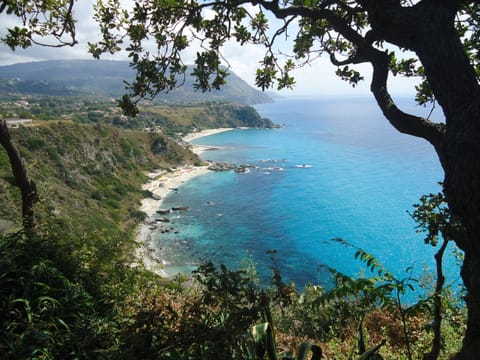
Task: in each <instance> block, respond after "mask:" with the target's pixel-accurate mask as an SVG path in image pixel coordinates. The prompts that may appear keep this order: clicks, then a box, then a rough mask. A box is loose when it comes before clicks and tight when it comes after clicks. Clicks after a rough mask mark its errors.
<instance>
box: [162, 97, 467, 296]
mask: <svg viewBox="0 0 480 360" xmlns="http://www.w3.org/2000/svg"><path fill="white" fill-rule="evenodd" d="M397 102H398V103H399V104H400V106H401V107H402V109H405V110H407V111H410V112H415V113H417V114H418V115H421V116H424V117H428V116H431V118H432V119H435V118H436V119H437V120H442V116H441V112H439V111H438V109H436V110H435V111H434V112H433V114H430V112H431V109H430V108H429V107H426V108H424V107H418V106H416V105H415V104H414V103H412V102H411V101H409V100H408V99H403V98H399V99H397ZM256 109H257V111H258V112H259V113H260V115H261V116H263V117H267V118H269V119H271V120H272V121H273V122H275V123H276V124H282V127H281V128H277V129H243V130H234V131H229V132H224V133H220V134H216V135H212V136H208V137H203V138H200V139H198V140H196V141H194V143H196V144H202V145H210V146H212V147H215V148H216V150H214V151H207V152H205V153H204V154H203V155H202V157H203V158H204V159H206V160H211V161H225V162H230V163H235V164H237V165H250V166H251V167H250V168H247V171H245V172H243V173H236V172H234V171H228V172H211V173H208V174H206V175H202V176H199V177H197V178H194V179H193V180H191V181H188V182H187V183H185V184H184V185H182V186H181V187H180V188H179V189H178V191H174V192H172V193H170V195H169V196H168V198H167V199H166V200H165V202H164V203H163V204H162V207H169V206H188V207H189V208H190V209H189V211H181V212H175V213H173V214H172V215H170V216H171V218H170V220H171V222H170V223H169V226H170V228H171V231H170V232H168V233H161V232H157V233H155V234H153V236H154V239H155V244H156V247H157V251H158V254H159V256H160V258H161V259H163V260H164V270H165V271H166V272H167V273H168V274H170V275H174V274H176V273H179V272H180V273H185V274H189V273H190V272H191V271H192V270H194V269H195V268H196V267H197V266H198V265H199V264H201V263H202V262H205V261H212V262H213V263H215V264H217V265H219V264H225V265H227V267H230V268H232V269H237V268H239V267H240V268H242V267H251V266H252V265H254V266H255V269H256V271H257V272H258V276H259V278H260V280H261V281H262V282H263V283H268V281H269V279H270V278H271V275H272V270H271V269H272V267H274V268H277V269H278V270H279V271H280V274H281V276H282V278H283V280H284V281H286V282H287V283H294V284H295V285H296V286H297V287H298V288H300V289H301V288H303V287H304V286H305V285H321V286H324V287H326V288H328V287H330V286H332V285H333V280H332V269H334V271H337V272H341V273H343V274H346V275H348V276H368V274H369V270H368V269H367V267H366V265H365V264H364V263H362V262H361V261H360V260H358V259H355V252H356V251H357V250H358V249H363V250H364V251H366V252H368V253H370V254H371V255H373V256H374V257H375V258H376V259H377V260H378V261H379V262H380V263H381V264H382V266H383V267H384V268H385V269H387V270H388V271H390V272H392V273H393V274H394V275H395V276H396V277H397V278H398V279H404V278H409V277H412V278H415V279H428V278H429V276H428V273H430V272H431V271H432V269H434V259H433V255H434V253H435V251H436V249H435V248H433V247H432V246H430V245H426V244H425V243H424V240H423V239H424V237H425V234H422V233H419V232H418V231H417V230H418V229H416V223H415V222H414V220H413V219H412V217H411V216H410V213H412V212H413V211H414V208H413V204H414V203H418V202H419V198H420V197H421V196H422V195H423V194H429V193H437V192H439V191H440V186H439V184H438V182H440V181H442V179H443V171H442V169H441V166H440V164H439V160H438V158H437V156H436V154H435V152H434V150H433V148H432V146H431V145H430V144H429V143H427V142H426V141H424V140H422V139H419V138H415V137H412V136H408V135H404V134H400V133H399V132H397V131H396V130H395V129H394V128H393V127H392V126H391V125H390V124H389V123H388V122H387V120H386V119H385V118H384V117H383V115H382V113H381V111H380V110H379V108H378V107H377V105H376V104H375V102H374V100H373V99H372V98H371V97H304V98H281V99H277V100H276V101H275V102H273V103H268V104H262V105H257V106H256ZM450 252H451V251H448V252H447V253H448V254H449V258H448V259H447V260H446V267H447V269H446V272H447V274H450V275H451V277H450V278H449V279H447V283H448V281H450V282H454V281H458V277H459V276H458V265H456V261H455V259H454V258H453V256H450ZM413 284H414V285H415V283H413Z"/></svg>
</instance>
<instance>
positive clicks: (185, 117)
mask: <svg viewBox="0 0 480 360" xmlns="http://www.w3.org/2000/svg"><path fill="white" fill-rule="evenodd" d="M2 117H3V118H16V117H18V118H27V119H33V120H40V121H43V120H44V121H49V120H54V121H58V119H61V120H62V121H73V122H75V123H84V124H101V125H115V126H117V127H121V128H126V129H133V130H142V129H145V128H150V129H153V130H157V131H158V130H159V131H162V132H163V133H164V134H166V135H169V136H173V137H175V136H176V134H178V133H182V134H185V133H188V132H191V131H195V130H197V129H199V130H203V129H210V128H218V127H233V128H235V127H260V128H271V127H273V126H274V124H273V123H272V122H271V121H270V120H268V119H265V118H261V117H260V115H259V114H258V112H257V111H256V110H255V109H254V108H253V107H251V106H246V105H242V104H238V103H236V104H232V103H216V102H209V103H203V104H195V105H172V104H170V105H156V104H152V103H145V104H143V105H142V107H141V111H140V113H139V114H138V116H137V117H127V116H123V115H122V113H121V109H120V108H119V107H118V105H117V103H116V102H115V101H113V100H107V99H103V98H93V97H92V96H91V95H89V96H84V97H78V96H38V95H35V96H33V95H26V94H17V95H9V96H4V97H3V98H2V97H0V118H2Z"/></svg>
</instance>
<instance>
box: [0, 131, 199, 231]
mask: <svg viewBox="0 0 480 360" xmlns="http://www.w3.org/2000/svg"><path fill="white" fill-rule="evenodd" d="M11 132H12V137H13V138H14V141H15V142H16V143H17V144H18V146H19V148H20V151H21V153H22V155H23V157H24V159H25V162H26V164H28V171H29V172H30V175H31V177H32V178H33V179H34V180H35V181H36V182H37V185H38V188H39V189H38V190H39V194H40V196H41V202H40V204H39V206H38V215H39V216H40V219H41V220H40V223H44V224H45V223H49V224H50V226H52V224H58V225H60V226H61V227H62V228H63V230H64V231H65V230H66V229H71V230H72V232H73V233H76V234H87V233H92V232H105V234H110V235H116V234H118V233H119V232H124V231H126V233H128V232H130V231H131V230H132V228H131V225H135V223H136V222H137V220H135V219H136V218H138V217H141V216H142V215H141V214H139V212H138V210H137V209H138V208H139V201H140V200H141V199H142V198H143V197H145V196H146V194H144V193H143V192H142V191H141V190H140V189H141V185H142V183H144V182H145V181H146V176H145V175H144V173H145V171H151V170H152V169H158V168H164V169H169V168H170V167H172V166H176V165H179V164H184V163H190V164H194V163H200V160H199V159H198V157H197V156H196V155H194V154H193V153H191V152H190V151H188V150H185V149H184V148H183V147H181V146H179V145H178V144H176V143H175V142H173V141H171V140H170V139H168V138H167V137H165V136H164V135H161V134H156V133H146V132H140V131H128V130H121V129H118V128H115V127H111V126H99V125H96V126H93V125H76V124H53V123H52V124H48V125H42V126H37V127H30V128H24V127H22V128H19V129H12V130H11ZM11 182H12V177H11V169H10V165H9V163H8V158H7V156H6V153H5V151H0V191H1V192H2V194H3V196H2V197H0V219H6V220H14V219H16V220H19V219H20V208H19V206H20V199H19V196H20V194H19V193H18V191H17V189H16V188H15V187H12V186H11ZM78 219H82V221H78Z"/></svg>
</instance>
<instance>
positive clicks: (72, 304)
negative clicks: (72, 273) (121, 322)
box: [0, 232, 116, 359]
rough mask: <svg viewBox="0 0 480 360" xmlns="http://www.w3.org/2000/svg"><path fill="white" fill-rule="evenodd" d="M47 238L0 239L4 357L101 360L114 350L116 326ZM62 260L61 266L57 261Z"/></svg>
mask: <svg viewBox="0 0 480 360" xmlns="http://www.w3.org/2000/svg"><path fill="white" fill-rule="evenodd" d="M59 255H61V251H58V249H57V248H56V244H55V243H53V242H52V241H51V240H50V239H48V238H41V237H40V238H37V237H34V238H32V237H30V238H28V237H26V236H25V234H23V233H21V232H20V233H13V234H10V235H2V236H1V238H0V274H1V276H0V282H1V287H0V288H1V291H0V307H1V309H0V313H1V314H2V315H1V318H2V321H1V322H0V324H1V330H0V353H2V354H3V355H2V357H3V358H4V359H32V358H33V359H54V358H67V357H77V358H92V357H97V356H98V358H102V357H103V356H102V355H101V354H102V352H105V351H107V350H109V349H111V348H115V346H116V344H115V339H114V336H115V329H116V324H115V322H114V321H113V319H112V318H111V317H110V315H109V314H108V313H104V316H102V317H100V316H99V315H98V314H97V311H98V310H99V307H98V303H97V301H96V300H95V299H94V298H93V297H92V296H90V295H89V294H88V293H87V292H86V291H85V289H84V287H83V286H82V284H81V283H79V282H77V281H75V279H72V278H69V277H68V275H67V274H66V273H65V272H64V271H63V269H68V268H71V265H67V262H68V261H69V260H68V259H63V261H62V259H61V258H60V256H59ZM55 260H58V261H59V262H55Z"/></svg>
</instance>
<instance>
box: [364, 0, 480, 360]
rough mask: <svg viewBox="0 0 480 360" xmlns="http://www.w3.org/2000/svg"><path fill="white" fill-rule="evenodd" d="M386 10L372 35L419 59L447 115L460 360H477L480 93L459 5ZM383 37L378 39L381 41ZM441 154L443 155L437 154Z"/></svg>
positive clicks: (373, 4)
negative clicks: (459, 254) (459, 283)
mask: <svg viewBox="0 0 480 360" xmlns="http://www.w3.org/2000/svg"><path fill="white" fill-rule="evenodd" d="M368 3H369V5H368V6H370V7H371V8H375V7H376V5H377V4H378V3H382V2H370V1H368ZM389 3H390V4H391V3H392V2H389ZM393 3H395V2H393ZM447 3H448V4H447ZM386 6H388V5H385V3H383V5H381V6H380V5H379V7H381V9H377V11H374V14H375V16H374V21H373V23H372V26H373V31H377V32H378V34H381V37H382V38H384V39H386V40H387V41H389V42H392V43H394V44H397V45H399V46H402V47H406V48H408V49H410V50H412V51H414V52H415V53H416V54H417V55H418V57H419V59H420V61H421V62H422V65H423V66H424V69H425V74H426V76H427V79H428V82H429V84H430V86H431V88H432V91H433V93H434V95H435V97H436V99H437V101H438V103H439V104H440V106H441V108H442V109H443V112H444V115H445V119H446V128H445V145H444V153H443V154H442V155H441V156H440V154H439V156H440V158H441V159H442V157H443V159H442V166H443V168H444V171H445V179H444V185H445V194H446V198H447V202H448V205H449V209H450V211H451V213H452V216H453V217H455V218H458V219H459V220H460V222H461V223H462V225H463V227H464V229H465V231H464V233H463V234H461V236H457V237H456V238H455V239H454V240H455V242H456V244H457V245H458V246H459V247H460V248H461V249H462V250H464V252H465V259H464V264H463V266H462V270H461V275H462V279H463V281H464V283H465V287H466V289H467V295H466V298H465V301H466V304H467V308H468V321H467V330H466V334H465V338H464V342H463V347H462V350H461V351H460V353H459V354H458V355H457V357H456V359H478V356H479V354H480V141H479V139H480V88H479V85H478V81H477V77H476V75H475V72H474V69H473V67H472V66H471V65H470V63H469V59H468V57H467V55H466V54H465V50H464V48H463V46H462V43H461V41H460V39H459V37H458V34H457V33H456V30H455V26H454V21H455V14H456V10H457V9H456V5H455V2H453V1H452V2H443V3H442V2H438V1H422V2H420V3H419V4H418V5H417V6H414V7H411V8H409V9H408V10H405V9H404V10H402V11H401V12H395V13H393V12H392V13H391V14H392V16H394V19H393V18H388V16H387V17H385V14H387V13H388V12H387V11H385V7H386ZM398 6H399V3H398V2H397V4H396V5H395V6H394V7H397V9H398ZM379 10H381V11H379ZM393 14H394V15H393ZM382 16H383V17H382ZM396 29H402V30H401V31H399V30H396ZM378 34H377V37H378V36H380V35H378ZM414 35H415V36H414ZM387 117H388V116H387ZM414 135H415V134H414ZM436 150H437V153H438V149H437V148H436Z"/></svg>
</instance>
